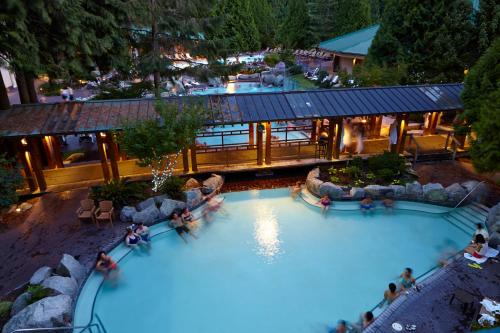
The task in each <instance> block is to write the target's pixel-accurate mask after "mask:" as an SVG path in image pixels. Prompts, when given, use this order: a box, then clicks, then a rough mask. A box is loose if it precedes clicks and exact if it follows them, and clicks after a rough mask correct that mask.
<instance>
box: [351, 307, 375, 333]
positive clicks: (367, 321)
mask: <svg viewBox="0 0 500 333" xmlns="http://www.w3.org/2000/svg"><path fill="white" fill-rule="evenodd" d="M374 321H375V317H374V316H373V313H372V312H371V311H367V312H365V313H363V314H362V315H361V316H360V318H359V321H358V322H357V323H356V324H352V329H351V331H350V332H356V333H361V332H362V331H363V330H364V329H365V328H367V327H368V326H370V325H371V324H372V323H373V322H374Z"/></svg>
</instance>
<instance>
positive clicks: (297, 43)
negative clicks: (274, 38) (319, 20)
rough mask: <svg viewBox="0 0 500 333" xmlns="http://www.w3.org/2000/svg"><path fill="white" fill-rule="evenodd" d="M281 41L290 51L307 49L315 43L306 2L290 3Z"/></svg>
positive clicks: (291, 0)
mask: <svg viewBox="0 0 500 333" xmlns="http://www.w3.org/2000/svg"><path fill="white" fill-rule="evenodd" d="M279 41H280V42H281V43H282V44H283V46H284V47H285V48H288V49H297V48H298V49H305V48H308V47H310V46H311V45H313V44H314V43H315V38H314V35H313V33H312V30H311V18H310V16H309V11H308V8H307V4H306V2H305V1H303V0H289V1H288V4H287V7H286V15H285V18H284V20H283V22H282V23H281V26H280V30H279Z"/></svg>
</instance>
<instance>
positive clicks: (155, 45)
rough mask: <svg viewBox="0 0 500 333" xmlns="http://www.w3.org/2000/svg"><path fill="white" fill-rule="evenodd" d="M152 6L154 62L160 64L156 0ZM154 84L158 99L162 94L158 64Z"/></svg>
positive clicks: (154, 74)
mask: <svg viewBox="0 0 500 333" xmlns="http://www.w3.org/2000/svg"><path fill="white" fill-rule="evenodd" d="M151 4H152V6H151V9H152V11H151V38H152V43H153V59H154V60H153V61H155V62H158V60H159V58H160V54H159V48H158V25H157V22H156V16H155V15H156V14H155V10H156V1H155V0H152V2H151ZM153 82H154V87H155V97H156V98H160V97H161V93H160V70H159V68H157V67H156V64H155V68H154V71H153Z"/></svg>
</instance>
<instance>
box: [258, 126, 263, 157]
mask: <svg viewBox="0 0 500 333" xmlns="http://www.w3.org/2000/svg"><path fill="white" fill-rule="evenodd" d="M263 135H264V125H262V124H260V123H259V124H257V165H262V164H263V159H264V147H263V141H264V138H263Z"/></svg>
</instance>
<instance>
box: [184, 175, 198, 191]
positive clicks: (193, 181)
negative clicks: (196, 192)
mask: <svg viewBox="0 0 500 333" xmlns="http://www.w3.org/2000/svg"><path fill="white" fill-rule="evenodd" d="M184 187H185V188H186V189H187V190H191V189H193V188H199V187H201V185H200V182H199V181H197V180H196V179H194V178H189V179H188V180H187V181H186V184H185V185H184Z"/></svg>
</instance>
